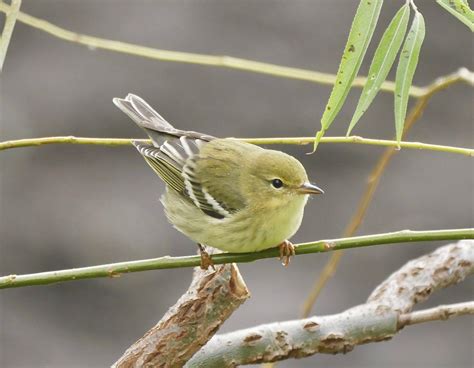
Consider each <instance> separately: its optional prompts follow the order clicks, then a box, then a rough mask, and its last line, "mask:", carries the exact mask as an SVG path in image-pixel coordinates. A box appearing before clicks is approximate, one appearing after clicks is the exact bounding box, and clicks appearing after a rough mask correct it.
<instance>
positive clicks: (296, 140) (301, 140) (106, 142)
mask: <svg viewBox="0 0 474 368" xmlns="http://www.w3.org/2000/svg"><path fill="white" fill-rule="evenodd" d="M234 139H236V140H239V141H244V142H249V143H253V144H259V145H265V144H296V145H305V144H309V143H313V142H314V140H315V138H314V137H283V138H234ZM132 141H144V142H148V140H146V139H131V138H88V137H74V136H60V137H42V138H27V139H18V140H10V141H4V142H0V151H1V150H7V149H11V148H20V147H32V146H42V145H47V144H85V145H98V146H127V145H131V144H132ZM321 143H352V144H365V145H372V146H385V147H397V146H398V145H399V146H400V147H403V148H410V149H418V150H430V151H440V152H446V153H454V154H460V155H465V156H474V149H470V148H462V147H452V146H443V145H439V144H429V143H421V142H400V143H397V142H396V141H391V140H386V139H372V138H363V137H358V136H351V137H324V138H322V139H321Z"/></svg>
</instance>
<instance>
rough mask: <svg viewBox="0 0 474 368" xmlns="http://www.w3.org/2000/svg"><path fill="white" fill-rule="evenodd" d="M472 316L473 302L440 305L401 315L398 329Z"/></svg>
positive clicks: (473, 311) (473, 312) (473, 310)
mask: <svg viewBox="0 0 474 368" xmlns="http://www.w3.org/2000/svg"><path fill="white" fill-rule="evenodd" d="M469 314H474V302H465V303H456V304H449V305H440V306H438V307H434V308H429V309H424V310H421V311H418V312H412V313H405V314H401V315H400V317H398V327H399V328H402V327H405V326H412V325H416V324H418V323H425V322H433V321H446V320H448V319H451V318H454V317H460V316H465V315H469Z"/></svg>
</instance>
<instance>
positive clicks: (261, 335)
mask: <svg viewBox="0 0 474 368" xmlns="http://www.w3.org/2000/svg"><path fill="white" fill-rule="evenodd" d="M415 265H416V266H415ZM433 265H436V266H434V267H433ZM414 267H417V268H416V273H417V275H416V277H406V272H407V271H408V272H411V271H413V270H415V268H414ZM444 268H448V269H449V272H446V271H444ZM436 269H441V270H442V271H440V272H435V270H436ZM473 273H474V242H473V241H461V242H458V243H455V244H450V245H446V246H444V247H441V248H439V249H437V250H436V251H434V252H433V253H431V254H428V255H425V256H423V257H420V258H418V259H415V260H413V261H410V262H409V263H408V264H407V265H405V266H404V267H402V268H401V269H400V270H399V271H397V272H395V273H394V274H393V275H392V276H390V277H389V279H388V280H387V281H385V282H384V283H383V284H382V285H380V286H379V288H377V289H376V290H375V291H374V293H373V294H372V295H374V294H376V293H377V292H378V291H377V290H378V289H380V288H383V285H386V284H393V283H396V284H397V287H398V288H404V289H406V290H410V289H414V290H422V289H424V288H426V286H427V284H429V285H430V287H431V288H432V289H431V291H434V290H438V289H441V288H445V287H447V286H449V285H452V284H454V283H458V282H461V281H462V280H464V278H466V277H467V276H469V275H472V274H473ZM391 291H392V292H393V291H395V292H396V291H397V290H391ZM387 294H388V292H387ZM430 294H431V292H428V294H427V295H426V296H429V295H430ZM396 298H397V295H396V293H395V295H394V298H388V299H384V298H382V297H380V298H374V297H373V296H371V297H370V298H369V299H368V301H367V302H366V303H365V304H362V305H359V306H356V307H354V308H351V309H349V310H346V311H345V312H342V313H339V314H335V315H330V316H324V317H311V318H307V319H302V320H294V321H286V322H277V323H270V324H265V325H261V326H257V327H252V328H248V329H245V330H239V331H235V332H231V333H227V334H223V335H216V336H214V337H213V338H212V339H211V340H210V341H209V343H208V344H207V345H205V346H204V347H203V348H202V349H201V350H200V351H199V352H197V353H196V355H194V356H193V357H192V358H191V360H190V361H189V362H188V363H187V365H186V366H187V367H196V368H197V367H209V368H212V367H236V366H238V365H244V364H255V363H263V362H273V361H278V360H284V359H288V358H301V357H306V356H309V355H313V354H316V353H330V354H336V353H347V352H349V351H351V350H352V349H354V347H355V346H356V345H360V344H366V343H369V342H377V341H383V340H388V339H391V338H392V337H393V336H394V335H395V334H396V333H397V332H398V331H399V330H400V329H402V328H403V327H404V326H407V325H411V324H416V323H421V322H428V321H433V320H438V319H439V320H443V319H446V317H448V316H453V317H454V316H460V315H464V314H473V313H474V302H468V303H461V304H454V305H450V306H442V307H438V308H433V309H428V310H424V311H420V312H414V313H400V311H399V308H398V304H395V305H394V306H392V305H390V304H387V302H392V301H396ZM424 299H425V298H411V299H407V304H406V308H405V309H407V310H411V309H412V308H413V306H414V305H415V304H416V303H418V302H420V301H422V300H424Z"/></svg>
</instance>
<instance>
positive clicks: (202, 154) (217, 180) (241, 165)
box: [114, 95, 322, 252]
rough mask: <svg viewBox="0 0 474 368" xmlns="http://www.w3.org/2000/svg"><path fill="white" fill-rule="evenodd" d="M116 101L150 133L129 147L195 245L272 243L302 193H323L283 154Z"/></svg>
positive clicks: (296, 217)
mask: <svg viewBox="0 0 474 368" xmlns="http://www.w3.org/2000/svg"><path fill="white" fill-rule="evenodd" d="M114 103H115V104H116V105H117V106H118V107H119V108H120V109H121V110H122V111H124V112H125V113H126V114H127V115H128V116H130V117H131V118H132V119H133V120H134V121H135V122H136V123H137V124H138V125H139V126H140V127H142V128H144V129H145V131H146V132H147V134H148V135H149V136H150V138H151V139H152V141H153V146H152V145H146V144H140V143H135V146H136V147H137V149H138V150H139V151H140V153H141V154H142V155H143V156H144V158H145V160H146V161H147V162H148V164H149V165H150V166H151V167H152V168H153V170H154V171H155V172H156V173H157V174H158V175H159V176H160V177H161V179H163V181H164V182H165V183H166V184H167V188H166V193H165V194H164V195H163V196H162V197H161V202H162V203H163V205H164V207H165V212H166V215H167V217H168V219H169V221H170V222H171V223H172V224H173V225H174V226H175V227H176V228H177V229H178V230H179V231H181V232H182V233H184V234H185V235H187V236H188V237H189V238H190V239H192V240H194V241H195V242H197V243H199V244H203V245H204V244H205V245H208V246H212V247H215V248H218V249H221V250H223V251H229V252H251V251H258V250H262V249H267V248H271V247H276V246H278V245H279V244H280V243H282V242H283V241H285V240H286V239H288V238H290V237H291V236H292V235H293V234H294V233H295V232H296V231H297V230H298V228H299V227H300V224H301V220H302V218H303V211H304V207H305V205H306V202H307V200H308V195H309V194H316V193H322V191H321V190H320V189H319V188H318V187H316V186H314V185H312V184H310V183H309V182H308V177H307V175H306V171H305V169H304V167H303V165H301V163H300V162H299V161H298V160H296V159H295V158H294V157H292V156H289V155H287V154H285V153H283V152H280V151H274V150H268V149H263V148H261V147H258V146H255V145H252V144H249V143H245V142H240V141H237V140H234V139H231V138H226V139H218V138H214V137H212V136H208V135H203V134H199V133H196V132H187V131H181V130H178V129H175V128H174V127H172V126H171V124H169V123H168V122H166V121H165V120H164V119H163V118H162V117H161V116H160V115H159V114H158V113H157V112H156V111H154V110H153V109H152V108H151V107H150V106H149V105H148V104H147V103H146V102H145V101H143V100H142V99H141V98H140V97H138V96H135V95H128V96H127V97H126V98H125V99H114Z"/></svg>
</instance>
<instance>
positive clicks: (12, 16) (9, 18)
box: [0, 0, 21, 72]
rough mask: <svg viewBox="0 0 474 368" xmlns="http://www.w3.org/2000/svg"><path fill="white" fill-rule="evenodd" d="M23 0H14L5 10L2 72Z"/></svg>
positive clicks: (0, 51)
mask: <svg viewBox="0 0 474 368" xmlns="http://www.w3.org/2000/svg"><path fill="white" fill-rule="evenodd" d="M20 6H21V0H12V4H11V6H10V7H9V8H8V9H7V10H5V17H6V19H5V23H4V24H3V31H2V34H1V36H0V72H1V71H2V69H3V63H4V62H5V57H6V56H7V50H8V45H9V44H10V40H11V38H12V34H13V29H14V28H15V23H16V20H17V18H18V15H19V13H20Z"/></svg>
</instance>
